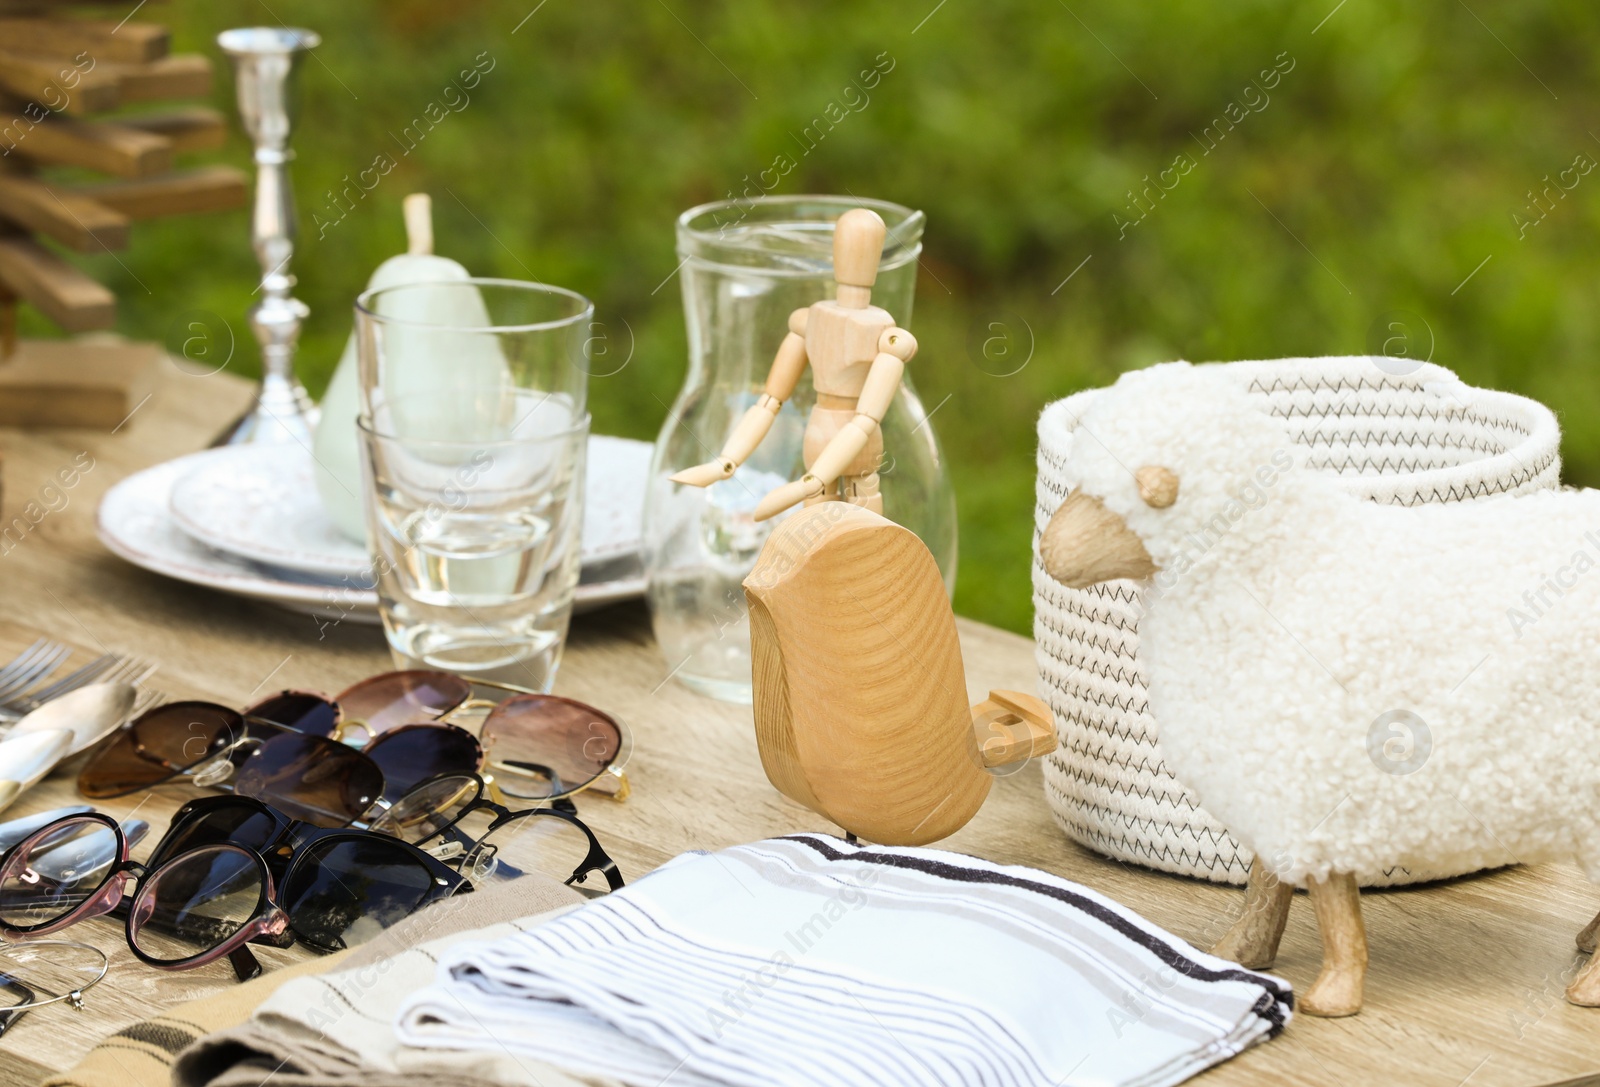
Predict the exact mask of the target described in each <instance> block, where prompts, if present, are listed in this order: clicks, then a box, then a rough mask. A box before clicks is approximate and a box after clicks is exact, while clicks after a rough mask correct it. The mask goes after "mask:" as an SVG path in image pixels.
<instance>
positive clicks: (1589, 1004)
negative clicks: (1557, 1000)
mask: <svg viewBox="0 0 1600 1087" xmlns="http://www.w3.org/2000/svg"><path fill="white" fill-rule="evenodd" d="M1567 1003H1569V1004H1576V1005H1578V1006H1579V1007H1581V1008H1600V955H1597V956H1595V957H1594V958H1592V959H1590V960H1589V965H1587V966H1585V967H1584V968H1583V970H1582V971H1580V972H1579V974H1578V976H1577V977H1575V978H1573V979H1572V984H1571V985H1568V986H1567Z"/></svg>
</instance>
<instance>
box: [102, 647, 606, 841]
mask: <svg viewBox="0 0 1600 1087" xmlns="http://www.w3.org/2000/svg"><path fill="white" fill-rule="evenodd" d="M488 686H495V687H500V686H502V685H500V684H488ZM505 689H507V690H512V688H505ZM470 694H471V684H470V683H468V681H466V680H464V679H462V678H461V677H459V676H453V675H450V674H449V673H446V672H428V671H409V672H388V673H385V674H383V675H379V676H373V677H371V678H369V679H366V680H363V681H361V682H360V683H357V684H355V685H354V686H352V687H350V688H348V689H347V690H345V691H343V692H341V693H340V694H339V696H338V697H337V698H336V699H327V698H324V697H323V696H322V695H319V694H314V693H311V692H306V691H282V692H279V693H278V694H275V695H272V696H270V697H268V698H266V699H263V700H262V701H260V702H258V703H256V704H255V705H253V706H251V707H250V708H248V709H246V710H245V711H244V712H243V713H239V712H237V711H235V710H231V709H228V708H227V707H225V706H219V705H216V704H215V703H210V702H175V703H170V704H168V705H165V706H158V707H156V708H154V709H151V710H149V711H147V712H146V713H144V714H143V715H142V716H140V717H139V718H138V719H137V720H135V721H134V722H132V723H131V724H130V725H129V726H127V727H126V728H124V729H123V731H121V732H119V733H118V734H117V735H116V737H115V738H114V739H113V740H112V742H111V743H109V744H107V745H106V746H104V747H102V748H101V749H100V750H99V751H98V752H97V753H96V754H95V755H94V757H93V758H92V759H91V760H90V762H89V763H88V764H87V765H86V766H85V767H84V768H83V771H82V772H81V773H80V775H79V778H78V787H79V789H80V791H81V792H83V794H84V795H85V796H88V797H91V798H94V799H106V798H109V797H115V796H123V795H126V794H128V793H131V792H136V791H138V790H140V789H146V788H150V787H153V786H155V785H159V784H161V783H162V782H165V781H170V780H172V779H173V778H175V777H179V776H188V777H189V778H190V779H191V780H192V782H193V783H194V784H196V785H218V784H221V783H222V782H223V781H225V780H227V778H228V777H229V776H231V775H232V774H233V772H234V770H235V769H237V770H238V771H239V780H238V782H237V783H236V785H235V788H236V789H237V790H238V791H240V792H244V793H247V794H248V795H253V796H259V797H262V798H263V799H267V800H270V801H271V802H273V803H276V804H279V805H280V806H282V807H285V808H288V809H290V810H292V811H293V812H294V813H295V814H296V815H298V816H300V817H302V818H305V819H308V820H311V821H314V822H319V823H324V824H325V825H343V824H344V823H348V822H350V821H351V820H353V819H355V818H358V817H359V816H360V815H361V814H362V813H363V812H364V811H365V810H366V809H365V808H364V807H361V808H356V807H355V805H356V804H357V802H358V801H359V800H360V798H362V797H365V798H366V803H368V804H370V803H372V802H373V801H375V800H377V799H378V798H379V797H380V796H381V797H382V798H384V799H385V800H387V801H391V802H392V801H393V800H395V799H397V798H398V797H400V796H401V795H404V794H405V793H406V792H409V791H410V790H411V789H412V788H414V787H415V786H416V785H418V784H419V783H421V782H422V781H423V780H425V779H426V778H428V777H430V776H435V775H438V774H441V773H472V772H476V771H478V770H482V769H485V768H488V769H492V770H494V771H495V773H496V775H497V777H498V778H499V780H500V782H501V788H502V789H503V790H504V791H505V793H506V794H507V795H510V796H515V797H518V798H520V799H533V800H549V799H555V798H558V797H563V796H571V795H573V794H575V793H578V792H582V791H584V790H585V789H588V788H590V787H591V786H593V785H594V784H595V783H596V782H597V781H599V780H600V779H601V778H602V777H606V776H609V777H611V778H613V779H614V780H615V782H616V787H615V789H614V794H615V795H616V797H617V798H618V799H626V797H627V794H628V783H627V776H626V774H624V773H623V771H622V766H623V764H624V763H625V762H626V758H627V747H628V738H627V732H626V730H624V729H623V727H622V725H621V723H620V722H619V721H618V720H617V719H616V718H615V717H612V716H611V715H609V714H606V713H603V712H601V711H600V710H597V709H595V708H594V707H592V706H588V705H585V704H584V703H581V702H577V701H574V700H572V699H568V698H561V697H558V696H555V695H543V694H537V693H530V692H522V693H517V694H514V695H513V696H512V697H511V698H508V699H506V700H505V701H504V702H501V703H499V704H496V703H494V702H490V701H488V700H473V699H471V698H470ZM467 708H487V709H488V710H489V713H488V715H487V716H486V717H485V718H484V721H483V723H482V725H481V726H480V728H479V735H478V736H476V737H475V736H473V735H472V734H471V733H470V732H467V731H466V730H465V729H462V728H460V727H459V726H457V725H455V724H452V723H450V722H447V721H443V720H422V721H419V720H417V718H418V717H430V716H431V717H442V716H448V715H450V714H452V713H455V712H456V711H458V710H462V709H467ZM347 714H348V715H349V716H346V715H347ZM356 728H359V729H361V730H362V731H363V732H364V733H365V734H366V735H365V739H366V744H365V746H364V747H363V748H361V749H360V752H359V755H360V756H364V759H365V761H363V758H362V757H354V756H352V752H354V751H355V750H356V749H355V748H353V747H350V746H348V745H345V744H340V743H338V742H337V741H338V740H339V739H342V738H343V737H344V736H345V734H346V732H347V731H349V730H351V729H356ZM286 736H304V737H311V739H307V740H300V741H293V742H291V741H290V740H287V739H285V737H286ZM369 763H370V764H371V765H369ZM313 765H315V766H317V767H318V768H319V769H318V773H317V775H316V776H317V781H316V782H307V781H303V780H301V779H300V777H299V776H298V775H299V774H300V773H301V772H302V771H309V769H310V767H312V766H313ZM374 767H375V768H376V770H377V771H378V774H377V775H376V776H375V775H374V773H373V769H374ZM313 786H317V787H313ZM330 820H331V822H330Z"/></svg>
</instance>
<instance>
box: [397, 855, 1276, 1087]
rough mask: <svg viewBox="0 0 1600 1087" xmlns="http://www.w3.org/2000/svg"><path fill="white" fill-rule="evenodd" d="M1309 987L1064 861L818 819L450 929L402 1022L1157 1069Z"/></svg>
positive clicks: (994, 1079)
mask: <svg viewBox="0 0 1600 1087" xmlns="http://www.w3.org/2000/svg"><path fill="white" fill-rule="evenodd" d="M1292 1006H1293V996H1292V995H1291V993H1290V989H1289V986H1288V984H1287V983H1285V982H1283V981H1280V980H1279V979H1277V978H1274V977H1269V976H1267V975H1265V974H1257V973H1253V972H1251V971H1247V970H1243V969H1240V968H1239V967H1238V966H1235V965H1234V964H1232V963H1229V962H1225V961H1224V960H1221V959H1217V958H1214V957H1212V956H1210V955H1206V954H1203V953H1201V952H1198V951H1196V950H1195V949H1194V948H1192V947H1190V946H1189V945H1188V944H1186V943H1184V942H1183V941H1182V940H1179V939H1178V938H1176V937H1174V936H1172V935H1169V934H1168V933H1166V932H1163V931H1162V930H1160V929H1158V928H1156V927H1155V926H1153V925H1152V924H1150V923H1149V922H1148V921H1145V920H1144V919H1143V918H1141V917H1139V916H1138V915H1136V914H1134V913H1132V912H1131V911H1129V910H1127V909H1124V908H1123V907H1122V906H1119V905H1118V904H1117V903H1115V902H1112V901H1111V900H1110V899H1107V898H1105V897H1103V896H1101V895H1098V894H1096V893H1095V892H1093V891H1090V890H1088V889H1086V888H1084V887H1080V886H1078V885H1077V884H1074V883H1070V882H1068V881H1066V880H1063V879H1058V878H1057V877H1055V876H1052V875H1049V874H1047V873H1044V872H1039V871H1035V870H1033V869H1029V868H1019V867H1007V866H1002V865H996V864H990V863H988V862H986V861H983V860H978V859H975V858H972V857H966V856H961V855H959V854H955V853H947V852H943V851H940V850H932V849H898V848H886V847H880V846H856V845H850V844H847V843H845V842H843V841H840V840H839V839H837V838H832V837H828V836H825V835H820V834H802V835H795V836H792V837H787V838H777V839H772V840H769V841H763V842H757V843H755V844H752V845H746V846H738V847H736V848H733V849H727V850H723V851H722V852H719V853H688V854H684V855H683V856H681V857H678V858H677V859H675V860H674V861H672V862H670V863H669V864H667V865H665V866H663V867H662V868H660V869H658V870H657V871H656V872H654V873H652V874H651V875H649V876H647V877H646V878H644V879H641V880H639V881H638V882H636V883H634V884H632V885H631V886H629V887H627V888H626V889H624V890H622V891H619V892H617V893H615V894H611V895H608V896H606V897H605V898H602V899H599V900H597V901H595V902H592V903H590V904H588V905H586V906H585V907H583V908H582V909H578V910H575V911H573V912H571V913H569V914H567V915H565V916H562V917H560V918H557V919H556V920H554V921H551V922H550V923H548V924H546V925H543V926H540V927H539V928H537V929H534V930H532V931H529V932H526V933H518V934H517V935H515V936H511V937H507V938H505V939H501V940H497V941H494V942H492V943H472V944H464V945H460V946H458V947H456V948H453V949H451V951H450V953H449V954H448V955H447V956H446V957H445V958H444V959H443V960H442V961H441V962H440V966H439V976H438V979H437V980H436V981H435V983H434V984H432V985H430V986H428V987H427V988H424V989H422V990H421V991H419V992H418V993H416V994H415V995H414V996H413V997H412V998H411V1000H410V1001H409V1002H407V1003H406V1004H405V1005H404V1006H403V1007H402V1009H401V1011H400V1013H399V1016H398V1019H397V1023H396V1029H397V1031H398V1034H399V1036H400V1039H401V1041H402V1042H404V1043H405V1044H408V1045H412V1046H421V1047H430V1048H444V1049H452V1048H453V1049H469V1050H488V1049H494V1050H510V1051H512V1052H523V1053H527V1054H529V1055H533V1056H537V1057H539V1058H540V1059H543V1060H546V1061H549V1062H551V1063H553V1064H556V1065H559V1066H562V1067H566V1068H569V1069H571V1070H572V1071H574V1072H577V1073H580V1074H586V1075H592V1076H597V1077H601V1078H608V1079H614V1080H619V1081H621V1082H623V1083H627V1084H640V1085H645V1087H657V1085H658V1084H660V1083H662V1082H663V1080H667V1081H668V1082H670V1083H671V1084H673V1085H676V1087H698V1085H702V1084H705V1085H709V1084H741V1085H742V1084H750V1085H757V1084H760V1085H763V1087H765V1085H767V1084H774V1083H777V1084H794V1085H806V1087H811V1085H815V1084H822V1083H827V1084H887V1083H892V1084H922V1083H928V1084H974V1085H976V1084H985V1085H987V1084H995V1085H1030V1087H1031V1085H1038V1087H1065V1085H1090V1084H1093V1085H1117V1084H1129V1085H1140V1087H1143V1085H1150V1087H1159V1085H1163V1084H1175V1083H1179V1082H1181V1081H1182V1080H1184V1079H1186V1078H1188V1077H1189V1076H1192V1075H1194V1074H1195V1073H1197V1072H1199V1071H1201V1070H1202V1069H1205V1068H1208V1067H1210V1066H1211V1065H1213V1064H1216V1063H1217V1062H1219V1061H1222V1060H1226V1059H1227V1058H1228V1057H1231V1056H1233V1055H1234V1054H1235V1053H1238V1052H1239V1051H1240V1050H1242V1049H1244V1048H1246V1047H1248V1046H1250V1045H1252V1044H1254V1043H1256V1042H1258V1041H1262V1040H1264V1039H1266V1038H1270V1037H1272V1036H1274V1035H1276V1034H1277V1033H1278V1032H1279V1031H1280V1030H1282V1029H1283V1026H1284V1024H1285V1023H1286V1022H1287V1021H1288V1019H1289V1016H1290V1009H1291V1008H1292ZM669 1077H670V1079H669Z"/></svg>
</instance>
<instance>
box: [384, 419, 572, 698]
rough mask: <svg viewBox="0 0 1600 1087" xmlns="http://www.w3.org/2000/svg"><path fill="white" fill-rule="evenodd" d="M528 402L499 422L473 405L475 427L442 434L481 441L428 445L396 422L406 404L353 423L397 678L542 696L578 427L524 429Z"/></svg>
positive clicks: (563, 599) (412, 426)
mask: <svg viewBox="0 0 1600 1087" xmlns="http://www.w3.org/2000/svg"><path fill="white" fill-rule="evenodd" d="M440 394H441V395H445V396H448V395H450V391H449V390H440ZM530 398H531V394H528V393H515V394H511V395H509V396H505V397H504V398H502V399H501V401H500V402H501V404H502V406H503V408H504V409H505V413H504V414H502V412H501V411H499V410H494V409H491V408H490V407H489V405H488V404H485V405H484V407H485V417H484V418H483V420H482V421H481V423H480V424H478V425H477V426H476V427H473V426H470V425H469V424H468V422H467V420H468V419H469V418H470V414H469V413H467V412H465V411H463V412H462V413H461V414H460V415H458V416H456V417H455V418H454V419H452V427H450V428H447V429H454V424H457V423H459V424H460V426H461V429H463V430H467V429H477V430H478V431H479V432H480V433H481V434H483V437H481V438H470V439H466V438H463V439H443V440H441V439H438V438H434V437H432V436H431V435H432V434H433V433H436V432H437V431H438V430H439V429H440V428H438V427H437V426H435V425H416V423H415V421H414V419H412V420H408V418H407V416H408V412H407V411H406V410H405V409H406V408H407V407H408V406H411V407H415V406H416V405H415V404H408V399H407V398H402V399H400V400H397V401H395V402H394V403H392V404H391V405H389V407H388V408H387V409H380V411H379V414H378V416H377V417H376V418H373V419H367V418H363V419H362V420H361V421H360V427H361V438H362V471H363V473H364V478H365V479H366V482H367V527H368V532H369V537H370V539H371V540H372V546H373V552H374V554H373V561H374V566H375V572H376V573H377V575H378V602H379V605H380V607H381V610H382V613H383V625H384V630H385V631H386V632H387V633H388V636H389V648H390V649H391V650H392V651H393V653H394V656H395V660H396V661H397V663H398V664H399V666H400V667H402V668H441V669H444V670H446V671H450V672H457V673H460V674H461V675H464V676H466V677H468V678H480V679H491V680H495V681H497V682H501V683H513V684H516V685H518V686H521V687H528V688H531V689H532V690H536V691H545V692H548V691H549V690H550V688H551V686H552V685H553V684H554V682H555V675H556V669H557V667H558V666H559V665H560V662H561V649H562V645H563V643H564V642H565V641H566V636H567V624H568V621H569V620H570V618H571V616H572V594H573V590H574V589H575V588H576V587H577V584H578V572H579V541H580V539H581V538H582V528H581V526H582V523H583V475H584V453H585V451H586V449H587V447H588V438H589V419H588V417H587V416H585V417H584V418H582V419H579V420H578V421H577V422H576V423H573V422H571V420H567V425H566V429H564V430H560V429H556V427H557V426H558V425H559V423H558V421H556V420H549V419H547V420H545V421H544V423H535V422H534V420H537V419H539V417H540V415H541V412H542V410H543V409H548V408H549V404H548V402H546V403H545V404H544V405H542V406H541V405H540V404H538V403H536V402H530ZM433 406H434V405H433V404H429V405H428V408H429V409H431V408H432V407H433ZM430 413H431V412H430ZM418 435H424V436H418Z"/></svg>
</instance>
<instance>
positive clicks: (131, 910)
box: [0, 796, 472, 979]
mask: <svg viewBox="0 0 1600 1087" xmlns="http://www.w3.org/2000/svg"><path fill="white" fill-rule="evenodd" d="M131 880H136V881H137V882H138V889H137V890H136V891H135V892H134V893H133V895H132V896H131V898H127V897H126V891H127V884H128V883H129V881H131ZM471 889H472V885H471V884H470V883H468V882H467V881H466V880H465V879H463V878H462V876H461V875H460V874H459V873H457V872H456V871H454V870H453V869H451V868H450V867H449V866H447V865H445V864H444V863H443V862H441V861H439V860H437V859H436V858H434V857H431V856H429V855H428V854H427V853H425V852H423V851H422V850H420V849H418V848H416V847H415V846H413V845H411V844H409V843H407V842H404V841H400V840H398V839H396V838H393V837H390V836H388V835H382V834H373V833H371V832H369V831H362V830H334V829H327V828H321V827H314V826H311V825H310V824H307V823H304V822H302V821H299V820H296V819H293V818H290V817H289V816H287V815H286V814H284V813H282V812H279V811H275V810H273V809H272V808H271V807H269V806H268V805H265V804H262V803H261V802H260V801H257V800H254V799H252V798H249V797H240V796H224V797H207V798H205V799H203V800H197V801H194V802H192V803H190V804H187V805H185V806H184V807H183V808H182V809H180V810H179V812H178V814H177V816H176V817H175V818H174V820H173V823H172V826H171V828H170V829H169V830H168V832H167V834H166V835H164V836H163V838H162V840H161V842H159V843H158V844H157V846H156V849H155V852H154V853H153V854H152V856H151V859H150V863H149V864H147V865H141V864H136V863H134V862H132V861H130V860H129V858H128V843H127V840H126V839H125V838H124V837H123V834H122V832H121V830H120V829H119V828H118V826H117V824H116V822H115V820H113V819H111V818H110V817H109V816H105V815H100V814H98V813H90V814H87V815H73V816H68V817H66V818H64V819H60V820H57V821H56V822H55V823H52V824H50V825H48V826H46V827H43V828H41V829H40V830H39V831H37V832H35V833H34V834H32V835H30V836H29V837H28V838H27V839H25V840H23V841H22V842H21V843H19V844H18V845H17V847H16V848H15V849H13V850H11V851H10V852H9V853H7V854H6V856H5V858H4V860H3V861H0V933H3V934H5V935H7V936H11V937H32V936H43V935H47V934H49V933H52V932H56V931H59V930H60V929H63V928H65V927H67V926H68V925H71V924H74V923H76V922H77V921H80V920H83V919H84V918H87V917H94V916H98V915H101V914H106V913H110V912H112V911H113V910H116V909H117V908H118V907H119V906H120V905H123V904H124V900H125V898H126V902H125V904H126V908H127V921H126V935H127V941H128V946H129V948H130V949H132V951H133V953H134V954H135V955H136V956H137V957H138V958H139V959H140V960H141V961H143V962H146V963H148V964H150V965H151V966H156V967H160V968H162V969H168V970H184V969H191V968H194V967H198V966H203V965H206V964H207V963H210V962H214V961H216V960H217V959H219V958H221V957H223V956H228V957H229V958H230V959H231V960H232V961H233V965H234V969H235V971H236V972H237V973H238V974H239V977H240V978H241V979H244V978H247V977H253V976H255V975H256V974H258V973H259V972H260V965H259V963H257V962H256V959H255V956H254V955H252V954H251V953H250V951H249V949H248V948H246V947H245V944H246V943H247V942H249V941H251V940H262V939H265V940H268V941H270V942H273V943H276V944H280V945H286V944H288V943H292V942H294V940H295V939H298V940H300V941H301V942H303V943H305V944H307V945H309V946H311V947H314V948H316V949H318V950H322V951H334V950H339V949H341V948H344V947H349V946H353V945H354V944H357V943H360V942H362V941H364V940H366V939H368V938H370V937H371V936H373V935H376V934H377V933H378V932H379V931H381V930H383V929H384V928H387V927H388V926H389V925H392V924H394V923H395V922H396V921H398V920H400V919H401V918H403V917H406V916H409V915H410V914H411V913H413V912H415V911H416V910H418V909H420V908H422V907H423V906H426V905H428V904H430V903H432V902H435V901H438V900H439V899H441V898H444V897H446V896H448V895H450V894H452V893H454V892H456V891H458V890H471Z"/></svg>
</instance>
